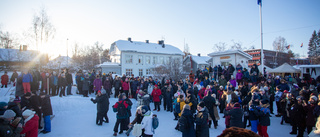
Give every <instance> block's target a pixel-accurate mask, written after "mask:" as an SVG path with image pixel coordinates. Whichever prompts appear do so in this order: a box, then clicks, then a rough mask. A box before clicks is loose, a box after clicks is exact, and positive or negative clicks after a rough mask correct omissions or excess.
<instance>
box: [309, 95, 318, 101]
mask: <svg viewBox="0 0 320 137" xmlns="http://www.w3.org/2000/svg"><path fill="white" fill-rule="evenodd" d="M310 99H313V100H314V101H318V98H317V97H316V96H314V95H313V96H311V97H310Z"/></svg>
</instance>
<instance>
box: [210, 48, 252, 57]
mask: <svg viewBox="0 0 320 137" xmlns="http://www.w3.org/2000/svg"><path fill="white" fill-rule="evenodd" d="M235 53H237V54H240V55H243V56H244V57H246V58H248V59H252V56H251V55H249V54H248V53H245V52H244V51H241V50H226V51H218V52H212V53H210V54H208V56H210V57H213V56H220V55H230V54H235Z"/></svg>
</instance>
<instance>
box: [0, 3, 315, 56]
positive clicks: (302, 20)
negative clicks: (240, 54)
mask: <svg viewBox="0 0 320 137" xmlns="http://www.w3.org/2000/svg"><path fill="white" fill-rule="evenodd" d="M262 3H263V5H262V16H263V31H264V33H265V34H264V49H272V43H273V41H274V40H275V38H276V37H278V36H282V37H284V38H286V40H287V42H288V44H290V45H293V47H291V49H292V50H293V52H295V53H299V54H300V55H303V54H304V55H307V49H308V48H307V45H308V43H309V39H310V37H311V34H312V32H313V31H314V30H316V31H319V29H320V18H319V13H320V10H319V5H320V1H319V0H262ZM43 6H44V7H45V8H46V9H47V13H48V15H49V16H50V19H51V22H52V24H53V25H54V26H55V28H56V30H57V33H56V36H55V39H54V42H53V43H52V45H54V46H55V47H54V49H55V50H54V52H55V54H62V55H65V54H66V48H65V47H66V45H67V38H68V39H69V41H68V45H69V46H70V48H71V46H72V45H73V44H74V43H75V42H77V43H79V44H80V45H82V46H85V45H89V44H91V45H92V44H93V43H94V42H96V41H99V42H102V43H103V44H104V45H105V47H104V48H110V45H111V44H112V43H113V42H114V41H116V40H119V39H124V40H126V39H127V38H128V37H131V38H132V40H133V41H145V40H150V42H154V43H156V42H157V41H158V40H160V39H163V38H164V39H165V43H167V44H171V45H173V46H176V47H178V48H180V49H181V50H182V51H183V49H184V43H187V44H188V45H189V48H190V52H191V53H192V54H194V55H196V54H197V53H201V55H207V54H209V53H211V52H213V46H214V44H216V43H219V42H226V43H227V44H232V40H234V41H235V42H241V43H242V45H243V46H244V47H247V48H249V47H250V46H252V45H254V46H255V47H256V48H260V16H259V6H258V5H257V1H256V0H201V1H195V0H108V1H107V0H101V1H98V0H68V1H65V0H55V1H40V0H20V1H19V0H2V1H0V26H1V30H3V31H9V32H10V33H15V34H17V35H18V36H20V37H22V34H23V32H26V31H28V29H29V28H30V27H31V26H32V25H31V24H32V18H33V15H34V14H35V13H37V12H38V11H39V10H40V9H41V7H43ZM21 43H22V44H28V41H27V40H24V39H21ZM301 43H303V45H304V46H303V47H302V48H300V45H301ZM51 49H52V48H51ZM50 51H53V50H50Z"/></svg>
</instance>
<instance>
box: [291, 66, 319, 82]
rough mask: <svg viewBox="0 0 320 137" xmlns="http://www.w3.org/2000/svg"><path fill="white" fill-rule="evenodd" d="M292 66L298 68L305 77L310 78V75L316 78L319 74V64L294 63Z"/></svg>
mask: <svg viewBox="0 0 320 137" xmlns="http://www.w3.org/2000/svg"><path fill="white" fill-rule="evenodd" d="M293 67H295V68H296V69H300V71H301V74H302V76H303V77H304V78H306V79H310V77H311V78H314V79H316V78H317V77H319V76H320V64H317V65H295V66H293Z"/></svg>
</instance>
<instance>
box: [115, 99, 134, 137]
mask: <svg viewBox="0 0 320 137" xmlns="http://www.w3.org/2000/svg"><path fill="white" fill-rule="evenodd" d="M125 98H126V97H125V94H120V95H119V101H118V102H116V104H114V105H113V106H112V108H113V112H117V122H116V123H115V125H114V128H113V131H114V134H113V136H117V133H118V128H119V125H120V132H119V134H122V133H123V130H126V128H127V126H128V125H127V120H128V117H129V114H128V110H130V109H131V107H130V106H129V105H128V104H127V103H126V101H125Z"/></svg>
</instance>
